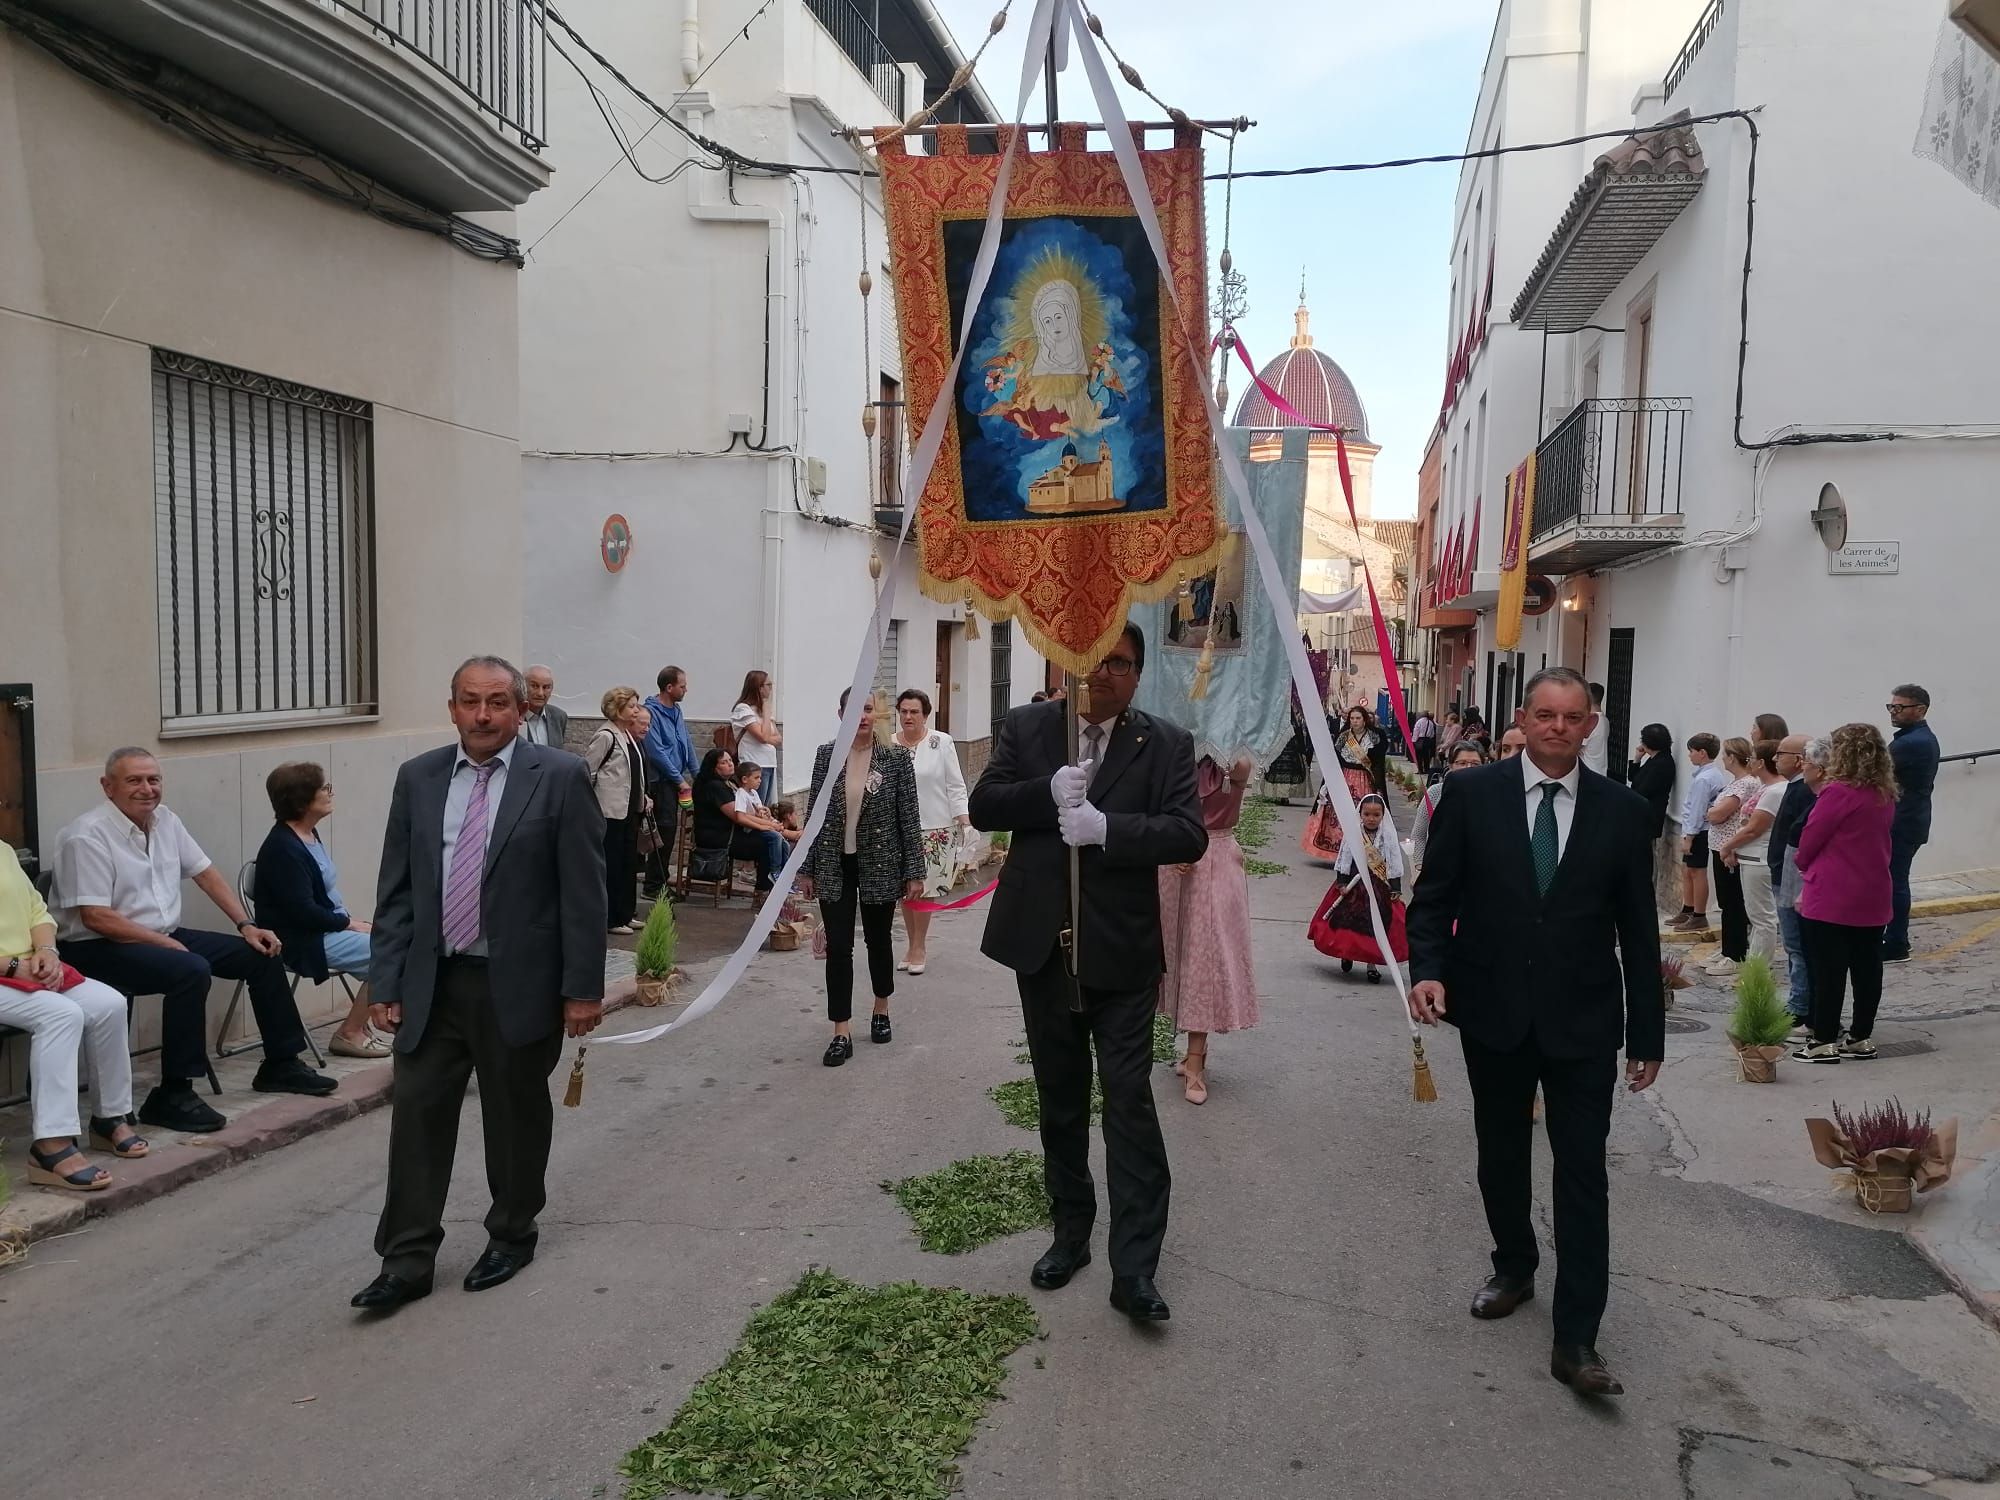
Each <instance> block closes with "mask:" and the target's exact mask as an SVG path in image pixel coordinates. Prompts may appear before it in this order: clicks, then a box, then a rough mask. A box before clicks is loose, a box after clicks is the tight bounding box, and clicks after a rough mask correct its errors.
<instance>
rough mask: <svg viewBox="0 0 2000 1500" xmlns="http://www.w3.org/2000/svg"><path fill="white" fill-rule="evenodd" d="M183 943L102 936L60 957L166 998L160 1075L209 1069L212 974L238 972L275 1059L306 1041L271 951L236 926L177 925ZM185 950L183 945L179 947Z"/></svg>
mask: <svg viewBox="0 0 2000 1500" xmlns="http://www.w3.org/2000/svg"><path fill="white" fill-rule="evenodd" d="M171 936H172V937H173V939H174V941H175V942H177V943H179V944H180V945H181V947H180V948H179V949H175V948H156V947H154V946H153V945H152V944H150V943H113V942H108V941H105V940H103V939H98V940H96V941H92V942H82V943H64V944H63V945H62V956H63V960H64V962H66V963H69V964H71V965H73V966H74V967H75V968H76V969H77V971H78V972H80V973H81V974H83V975H84V976H85V977H86V978H89V979H96V980H100V981H102V982H103V983H105V984H108V985H110V986H111V987H112V988H113V989H114V990H122V991H123V992H124V993H125V994H127V995H159V996H162V997H164V998H163V1002H162V1007H161V1011H160V1082H161V1083H185V1082H186V1081H187V1080H188V1079H190V1078H201V1077H205V1076H207V1074H208V987H209V982H210V980H212V979H241V980H244V981H245V982H246V983H247V984H248V986H249V990H250V1009H251V1011H252V1013H253V1014H255V1016H256V1017H257V1035H258V1036H259V1037H260V1038H261V1039H262V1041H263V1043H264V1056H265V1057H267V1058H269V1059H270V1060H271V1061H273V1062H282V1061H283V1060H284V1059H285V1058H288V1057H297V1056H298V1055H299V1054H300V1053H301V1052H303V1051H305V1048H306V1028H305V1023H304V1022H303V1021H301V1020H300V1019H299V1007H298V1004H297V1003H296V1002H295V1001H294V1000H293V999H292V986H291V981H289V980H288V979H286V977H285V966H284V963H283V961H282V960H280V959H277V958H267V957H265V956H264V955H263V954H261V953H259V952H258V951H257V950H256V949H255V948H252V947H251V946H250V945H249V944H248V943H246V942H244V941H243V939H242V938H240V937H238V936H237V935H236V934H235V933H233V932H202V931H199V930H198V929H196V928H192V927H176V928H175V929H174V930H173V932H172V934H171ZM182 950H185V951H182Z"/></svg>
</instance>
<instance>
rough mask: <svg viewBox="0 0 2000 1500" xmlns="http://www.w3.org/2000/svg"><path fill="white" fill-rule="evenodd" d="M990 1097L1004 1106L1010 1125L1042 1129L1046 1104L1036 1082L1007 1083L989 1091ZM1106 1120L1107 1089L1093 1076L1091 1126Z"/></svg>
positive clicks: (1018, 1079)
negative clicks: (1036, 1088) (1042, 1101)
mask: <svg viewBox="0 0 2000 1500" xmlns="http://www.w3.org/2000/svg"><path fill="white" fill-rule="evenodd" d="M986 1097H987V1098H989V1099H991V1100H992V1101H993V1102H994V1103H995V1104H997V1105H999V1106H1000V1113H1001V1114H1002V1115H1003V1116H1005V1117H1006V1120H1007V1123H1008V1124H1009V1125H1018V1126H1020V1127H1021V1128H1022V1129H1023V1130H1040V1129H1041V1128H1042V1103H1041V1099H1040V1098H1039V1097H1038V1096H1037V1095H1036V1093H1035V1080H1034V1079H1032V1078H1013V1079H1009V1080H1008V1081H1007V1082H1006V1083H1001V1084H995V1085H994V1086H993V1087H992V1088H990V1089H988V1090H987V1091H986ZM1103 1118H1104V1085H1103V1083H1102V1082H1101V1081H1100V1080H1099V1079H1098V1078H1097V1077H1096V1076H1095V1075H1094V1074H1093V1075H1092V1077H1091V1080H1090V1123H1091V1124H1093V1125H1095V1124H1096V1123H1097V1122H1098V1121H1099V1120H1101V1119H1103Z"/></svg>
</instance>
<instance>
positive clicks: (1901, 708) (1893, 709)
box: [1883, 703, 1918, 714]
mask: <svg viewBox="0 0 2000 1500" xmlns="http://www.w3.org/2000/svg"><path fill="white" fill-rule="evenodd" d="M1917 706H1918V705H1917V704H1914V703H1887V704H1884V705H1883V707H1885V708H1887V709H1888V710H1889V712H1890V713H1892V714H1900V713H1908V712H1909V711H1910V710H1911V709H1913V708H1916V707H1917Z"/></svg>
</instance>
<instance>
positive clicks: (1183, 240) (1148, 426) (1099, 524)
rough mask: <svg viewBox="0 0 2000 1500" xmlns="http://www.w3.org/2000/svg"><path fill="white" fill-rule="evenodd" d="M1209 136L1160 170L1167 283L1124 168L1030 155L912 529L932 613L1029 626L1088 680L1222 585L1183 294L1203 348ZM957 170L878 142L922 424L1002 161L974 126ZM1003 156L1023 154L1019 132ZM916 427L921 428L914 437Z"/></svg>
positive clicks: (945, 139) (962, 139) (1198, 373)
mask: <svg viewBox="0 0 2000 1500" xmlns="http://www.w3.org/2000/svg"><path fill="white" fill-rule="evenodd" d="M1197 140H1198V137H1197V136H1196V135H1195V134H1194V133H1193V132H1179V133H1177V136H1176V140H1175V144H1174V147H1173V149H1171V150H1167V151H1146V152H1142V154H1141V158H1140V159H1141V160H1142V161H1143V163H1144V164H1145V169H1146V174H1147V184H1148V186H1149V188H1150V189H1151V191H1152V195H1153V199H1154V204H1155V207H1156V210H1157V212H1158V213H1159V216H1160V221H1161V226H1162V228H1163V230H1164V231H1165V237H1166V243H1167V255H1168V260H1169V262H1170V264H1168V265H1165V266H1162V265H1159V264H1158V263H1157V261H1156V259H1155V257H1154V255H1153V252H1152V250H1151V248H1150V247H1149V245H1148V243H1147V237H1146V233H1145V230H1144V229H1143V228H1142V226H1141V224H1140V222H1139V219H1138V217H1137V215H1136V214H1135V213H1134V211H1133V207H1132V200H1131V197H1130V195H1129V194H1128V193H1127V191H1126V188H1125V184H1124V180H1123V179H1122V178H1121V176H1120V175H1119V171H1118V164H1117V161H1116V159H1115V158H1114V157H1113V156H1112V155H1111V154H1110V153H1108V152H1091V151H1087V150H1086V149H1085V133H1084V130H1083V128H1082V127H1080V126H1060V127H1058V133H1057V140H1056V147H1057V149H1055V150H1053V151H1043V152H1030V151H1026V150H1022V152H1021V155H1020V156H1019V158H1018V159H1017V160H1016V162H1015V166H1014V174H1013V180H1012V184H1011V187H1010V189H1009V192H1008V195H1007V207H1006V222H1005V224H1004V226H1003V228H1002V231H1001V237H1000V247H999V255H998V258H997V259H996V261H995V262H994V268H993V276H992V280H991V282H990V283H989V285H988V288H987V291H986V294H985V296H984V297H983V298H982V299H981V302H980V304H979V306H978V307H977V308H975V309H974V310H973V317H972V325H971V333H970V336H969V337H970V341H969V343H968V345H967V348H966V351H965V358H964V360H963V361H962V363H961V365H960V367H959V376H958V381H957V389H955V390H953V391H951V392H950V393H949V399H950V401H951V402H952V410H951V415H952V421H951V423H950V425H949V426H948V427H947V429H946V432H945V440H944V447H943V450H942V452H941V453H940V454H939V457H938V462H937V466H936V467H935V468H934V469H933V470H932V473H931V477H930V482H929V483H928V484H927V485H926V486H925V488H924V492H923V495H922V496H921V498H920V499H919V501H918V511H917V517H916V522H915V530H916V536H917V545H918V549H919V556H920V559H921V564H920V582H921V584H922V587H923V589H924V592H925V593H927V594H929V595H930V596H931V597H932V598H935V599H940V600H946V601H952V602H963V603H965V604H966V605H967V606H968V607H969V608H972V609H976V610H978V612H979V613H981V614H983V615H985V616H987V617H988V618H990V619H996V620H998V619H1010V618H1011V619H1015V620H1018V621H1019V622H1020V624H1021V626H1022V628H1023V630H1024V631H1025V633H1026V634H1027V637H1028V640H1029V641H1030V642H1031V643H1032V644H1033V645H1034V647H1035V648H1036V649H1037V650H1038V651H1040V652H1041V653H1042V654H1043V655H1044V656H1045V657H1047V658H1048V659H1049V660H1050V661H1052V662H1055V663H1056V664H1057V665H1058V666H1060V667H1062V668H1063V669H1065V670H1067V671H1071V672H1076V673H1079V674H1081V673H1087V672H1088V671H1089V670H1090V669H1091V668H1092V667H1093V666H1095V665H1096V663H1097V662H1098V661H1099V660H1100V659H1101V658H1102V657H1103V655H1104V653H1105V652H1106V651H1107V650H1108V649H1109V647H1110V646H1111V644H1112V642H1113V641H1114V640H1115V639H1116V638H1117V635H1118V632H1119V631H1120V630H1121V629H1122V628H1123V626H1124V624H1125V620H1126V616H1127V614H1128V613H1129V611H1130V610H1131V608H1132V606H1133V605H1134V604H1135V603H1138V602H1140V601H1144V600H1152V599H1158V598H1161V597H1163V596H1165V595H1167V594H1169V593H1173V592H1174V591H1176V590H1177V589H1178V588H1179V586H1180V585H1181V583H1182V582H1183V581H1184V580H1192V579H1196V578H1200V577H1202V576H1204V575H1206V574H1208V573H1210V572H1211V571H1212V570H1213V569H1214V568H1215V566H1216V564H1217V562H1218V561H1219V559H1220V556H1221V552H1222V547H1223V542H1224V538H1225V531H1224V528H1223V526H1222V524H1221V521H1220V519H1219V517H1218V514H1217V510H1216V504H1215V479H1214V466H1213V454H1212V451H1211V444H1212V439H1211V437H1210V433H1209V427H1208V423H1207V420H1206V417H1205V415H1204V413H1203V410H1202V401H1203V395H1204V392H1203V384H1204V381H1205V379H1206V372H1204V371H1202V370H1200V369H1198V368H1195V367H1194V365H1193V363H1192V360H1191V359H1190V357H1189V355H1188V354H1187V352H1186V349H1187V344H1188V340H1187V339H1186V338H1184V337H1183V336H1182V335H1181V333H1180V331H1179V330H1178V329H1175V328H1174V327H1173V326H1172V325H1171V321H1170V320H1171V319H1172V317H1173V310H1172V309H1173V301H1172V300H1170V299H1169V298H1168V297H1167V296H1165V295H1163V294H1162V293H1163V288H1164V286H1165V284H1166V283H1167V282H1168V280H1169V279H1171V283H1172V292H1173V294H1174V296H1175V297H1176V298H1177V299H1178V301H1179V305H1180V306H1181V308H1182V309H1183V311H1184V313H1185V315H1186V316H1188V317H1190V318H1195V319H1198V320H1202V321H1200V322H1197V323H1196V324H1195V325H1194V327H1193V328H1192V330H1191V331H1192V332H1193V333H1194V334H1195V336H1196V338H1197V339H1198V340H1199V342H1200V343H1201V344H1202V345H1203V346H1204V347H1205V346H1206V344H1207V332H1206V324H1205V319H1206V313H1205V307H1206V301H1205V296H1204V278H1203V264H1204V255H1203V250H1202V182H1201V163H1202V158H1201V151H1200V149H1199V147H1198V145H1197ZM937 145H938V154H937V155H935V156H911V155H909V154H908V153H907V152H906V151H905V150H904V148H903V136H902V135H901V133H900V132H898V131H894V130H885V131H883V132H882V133H881V135H880V136H879V137H878V140H877V146H878V149H879V151H880V154H881V160H882V174H883V197H884V200H885V202H886V204H887V210H888V219H889V245H890V253H891V271H892V273H893V275H894V277H895V284H896V306H897V309H898V311H899V315H900V321H901V341H902V351H903V369H904V376H905V382H906V390H907V394H908V400H909V403H910V409H911V411H912V413H913V415H914V414H915V413H923V412H928V411H929V410H930V409H931V406H932V403H933V402H935V401H936V400H937V399H938V396H939V393H940V392H939V388H940V386H941V385H942V384H943V381H944V377H945V372H946V370H947V369H948V368H949V367H950V365H951V357H952V347H953V344H952V341H953V340H954V338H956V336H957V333H958V329H959V328H960V326H961V324H962V323H963V321H964V317H965V300H966V294H967V289H968V286H969V284H970V281H971V274H972V262H973V259H974V257H975V255H976V253H977V251H978V248H979V242H980V237H981V232H982V230H983V227H984V220H985V216H986V211H987V206H988V203H989V202H990V200H991V198H992V194H993V188H994V183H995V179H996V176H997V174H998V170H999V165H1000V161H1001V157H1000V155H999V154H998V153H995V154H991V155H976V156H975V155H971V154H969V153H968V152H967V149H966V146H967V133H966V131H965V130H964V128H963V127H954V126H943V127H940V129H939V132H938V137H937ZM1000 146H1001V148H1002V150H1009V149H1019V148H1018V147H1017V145H1016V138H1015V135H1014V132H1012V131H1011V130H1008V129H1004V128H1003V130H1002V131H1001V133H1000ZM911 425H912V428H913V429H914V427H915V426H916V425H917V424H916V422H914V421H913V422H912V424H911Z"/></svg>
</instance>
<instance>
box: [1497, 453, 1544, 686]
mask: <svg viewBox="0 0 2000 1500" xmlns="http://www.w3.org/2000/svg"><path fill="white" fill-rule="evenodd" d="M1534 524H1535V455H1534V454H1532V453H1530V454H1529V455H1528V456H1527V458H1526V459H1525V460H1524V461H1523V462H1522V464H1521V466H1520V467H1519V468H1518V469H1516V470H1514V472H1513V473H1511V474H1509V475H1508V476H1507V513H1506V518H1505V520H1504V521H1503V522H1502V530H1501V533H1500V610H1499V614H1498V615H1497V616H1496V617H1495V619H1494V622H1493V644H1494V645H1495V646H1497V647H1499V648H1500V650H1502V651H1512V650H1513V649H1514V648H1515V647H1516V646H1519V645H1520V644H1521V609H1522V606H1523V605H1525V604H1526V603H1527V598H1528V538H1529V537H1530V536H1532V535H1533V534H1534V530H1533V528H1534Z"/></svg>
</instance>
